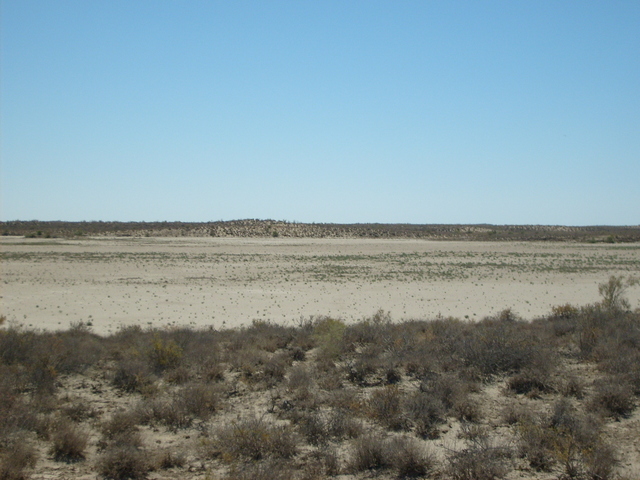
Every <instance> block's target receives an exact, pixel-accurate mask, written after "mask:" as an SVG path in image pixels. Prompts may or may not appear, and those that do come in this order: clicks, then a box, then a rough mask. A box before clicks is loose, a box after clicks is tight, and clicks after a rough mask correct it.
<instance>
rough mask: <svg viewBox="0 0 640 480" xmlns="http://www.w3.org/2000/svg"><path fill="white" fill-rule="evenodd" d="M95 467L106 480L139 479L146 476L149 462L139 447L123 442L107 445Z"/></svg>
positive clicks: (149, 466)
mask: <svg viewBox="0 0 640 480" xmlns="http://www.w3.org/2000/svg"><path fill="white" fill-rule="evenodd" d="M96 468H97V470H98V473H100V475H102V476H103V477H104V478H105V479H108V480H139V479H144V478H146V476H147V473H148V472H149V471H150V470H151V464H150V463H149V462H148V461H147V455H146V453H145V452H143V451H142V450H140V448H139V447H137V446H135V445H130V444H126V443H125V444H119V445H114V446H111V447H109V448H108V449H107V450H106V451H105V452H104V453H103V454H102V456H101V457H100V458H99V459H98V463H97V465H96Z"/></svg>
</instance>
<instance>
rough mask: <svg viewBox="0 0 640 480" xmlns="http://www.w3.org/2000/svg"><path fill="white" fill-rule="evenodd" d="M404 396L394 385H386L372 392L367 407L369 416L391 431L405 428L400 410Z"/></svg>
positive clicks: (404, 421) (402, 413)
mask: <svg viewBox="0 0 640 480" xmlns="http://www.w3.org/2000/svg"><path fill="white" fill-rule="evenodd" d="M403 402H404V394H403V393H402V392H401V391H400V389H398V387H396V386H395V385H388V386H386V387H384V388H382V389H380V390H376V391H375V392H373V394H372V395H371V397H370V398H369V402H368V406H369V411H370V413H371V416H373V418H375V419H376V420H378V421H379V422H380V423H381V424H383V425H384V426H386V427H387V428H389V429H391V430H401V429H403V428H405V427H406V424H407V422H406V420H405V417H404V412H403V410H402V404H403Z"/></svg>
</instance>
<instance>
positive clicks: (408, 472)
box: [349, 435, 436, 478]
mask: <svg viewBox="0 0 640 480" xmlns="http://www.w3.org/2000/svg"><path fill="white" fill-rule="evenodd" d="M435 464H436V461H435V457H434V456H433V455H432V454H431V453H429V452H428V451H427V450H426V449H425V448H424V447H423V446H422V445H421V444H420V443H418V441H416V440H415V439H410V438H407V437H396V438H392V439H383V438H382V437H380V436H375V435H367V436H363V437H360V438H358V439H357V440H356V441H355V442H354V444H353V445H352V450H351V457H350V462H349V469H350V470H351V471H352V472H354V473H357V472H364V471H367V470H385V469H395V470H396V472H397V474H398V476H399V477H400V478H414V477H424V476H427V475H429V474H431V473H432V472H433V470H434V469H435Z"/></svg>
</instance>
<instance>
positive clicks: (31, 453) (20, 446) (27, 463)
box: [0, 438, 37, 480]
mask: <svg viewBox="0 0 640 480" xmlns="http://www.w3.org/2000/svg"><path fill="white" fill-rule="evenodd" d="M36 459H37V457H36V451H35V449H34V448H33V446H32V445H30V444H29V443H27V442H26V440H25V439H24V438H16V439H15V440H14V441H13V442H12V443H11V444H9V445H8V446H7V448H5V449H3V450H2V451H0V480H26V479H28V478H29V474H28V472H27V471H26V470H28V469H29V468H33V467H35V465H36Z"/></svg>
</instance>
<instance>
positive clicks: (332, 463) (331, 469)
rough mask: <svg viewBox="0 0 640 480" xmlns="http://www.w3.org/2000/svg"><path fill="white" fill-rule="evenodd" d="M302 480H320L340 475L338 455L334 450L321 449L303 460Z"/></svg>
mask: <svg viewBox="0 0 640 480" xmlns="http://www.w3.org/2000/svg"><path fill="white" fill-rule="evenodd" d="M303 462H304V469H303V471H302V477H301V478H302V480H316V479H317V480H320V479H324V478H326V477H334V476H336V475H338V474H339V473H340V461H339V459H338V453H337V452H336V451H335V449H333V448H320V449H318V450H314V451H312V452H310V454H309V455H308V456H307V457H306V458H304V459H303Z"/></svg>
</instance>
